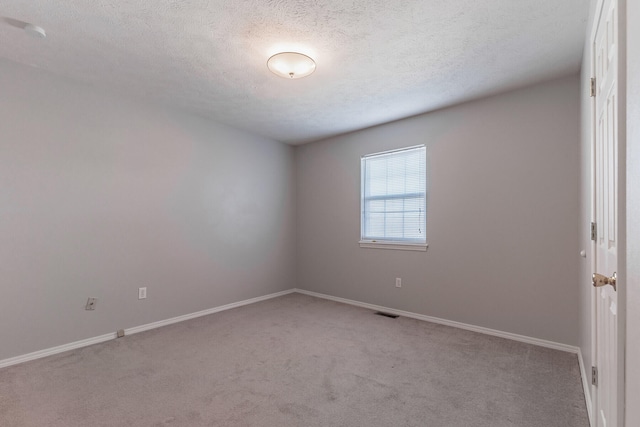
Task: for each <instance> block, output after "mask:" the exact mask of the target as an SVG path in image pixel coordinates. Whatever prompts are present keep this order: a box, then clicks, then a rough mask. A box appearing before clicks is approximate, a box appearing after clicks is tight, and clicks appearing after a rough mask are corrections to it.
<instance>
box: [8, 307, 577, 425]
mask: <svg viewBox="0 0 640 427" xmlns="http://www.w3.org/2000/svg"><path fill="white" fill-rule="evenodd" d="M0 425H2V426H3V427H10V426H11V427H13V426H16V427H17V426H37V427H41V426H61V427H73V426H278V427H281V426H282V427H284V426H305V427H307V426H363V427H364V426H367V427H373V426H385V427H389V426H416V427H417V426H420V427H457V426H465V427H467V426H487V427H488V426H491V427H500V426H531V427H553V426H558V427H560V426H562V427H572V426H579V427H587V426H588V421H587V415H586V409H585V403H584V396H583V393H582V389H581V383H580V376H579V368H578V362H577V358H576V356H575V355H574V354H569V353H564V352H560V351H555V350H549V349H545V348H540V347H536V346H532V345H528V344H522V343H518V342H513V341H509V340H505V339H501V338H495V337H491V336H485V335H480V334H476V333H473V332H468V331H463V330H458V329H454V328H449V327H446V326H440V325H435V324H431V323H426V322H421V321H417V320H412V319H407V318H402V317H400V318H398V319H389V318H386V317H381V316H376V315H374V314H373V312H371V311H370V310H366V309H361V308H357V307H352V306H348V305H343V304H338V303H334V302H330V301H325V300H321V299H316V298H312V297H308V296H305V295H300V294H291V295H287V296H284V297H280V298H277V299H273V300H269V301H265V302H261V303H257V304H253V305H250V306H245V307H241V308H237V309H234V310H229V311H225V312H222V313H218V314H214V315H210V316H206V317H201V318H198V319H194V320H191V321H188V322H183V323H180V324H175V325H172V326H167V327H164V328H161V329H156V330H153V331H149V332H145V333H141V334H137V335H132V336H127V337H124V338H121V339H119V340H115V341H110V342H107V343H103V344H97V345H94V346H92V347H87V348H84V349H79V350H74V351H70V352H67V353H63V354H60V355H56V356H51V357H48V358H45V359H40V360H36V361H33V362H28V363H25V364H22V365H17V366H13V367H9V368H5V369H2V370H0Z"/></svg>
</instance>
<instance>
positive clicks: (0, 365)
mask: <svg viewBox="0 0 640 427" xmlns="http://www.w3.org/2000/svg"><path fill="white" fill-rule="evenodd" d="M293 292H298V293H301V294H305V295H309V296H313V297H317V298H323V299H327V300H331V301H336V302H341V303H344V304H349V305H354V306H358V307H363V308H368V309H371V310H376V311H384V312H387V313H392V314H397V315H399V316H403V317H409V318H412V319H418V320H423V321H427V322H432V323H438V324H441V325H446V326H451V327H454V328H459V329H466V330H468V331H473V332H479V333H482V334H486V335H493V336H497V337H501V338H506V339H510V340H514V341H520V342H525V343H528V344H534V345H538V346H541V347H547V348H553V349H556V350H561V351H567V352H570V353H576V354H578V360H579V363H580V371H581V375H582V382H583V387H584V388H585V397H588V396H589V394H588V393H589V383H590V382H589V381H588V377H587V376H586V371H585V369H584V366H583V361H582V356H581V354H580V349H579V348H578V347H575V346H571V345H567V344H561V343H557V342H553V341H547V340H542V339H539V338H532V337H528V336H525V335H518V334H513V333H510V332H503V331H498V330H495V329H489V328H484V327H481V326H474V325H469V324H466V323H461V322H455V321H452V320H446V319H441V318H438V317H432V316H425V315H423V314H418V313H412V312H409V311H403V310H396V309H393V308H388V307H384V306H380V305H374V304H368V303H364V302H360V301H355V300H350V299H346V298H340V297H334V296H331V295H326V294H320V293H317V292H311V291H305V290H303V289H289V290H286V291H282V292H276V293H273V294H269V295H264V296H261V297H257V298H251V299H248V300H244V301H239V302H234V303H231V304H226V305H223V306H219V307H214V308H210V309H207V310H202V311H198V312H195V313H190V314H185V315H182V316H177V317H173V318H171V319H166V320H160V321H158V322H153V323H148V324H146V325H141V326H134V327H132V328H128V329H125V334H126V335H132V334H136V333H139V332H144V331H148V330H151V329H156V328H160V327H162V326H167V325H171V324H174V323H178V322H184V321H185V320H189V319H195V318H196V317H201V316H207V315H209V314H214V313H218V312H221V311H225V310H230V309H232V308H236V307H241V306H243V305H248V304H253V303H256V302H260V301H265V300H268V299H271V298H277V297H280V296H283V295H287V294H290V293H293ZM115 338H117V335H116V333H115V332H113V333H109V334H104V335H100V336H97V337H93V338H87V339H84V340H80V341H75V342H72V343H69V344H64V345H60V346H57V347H52V348H48V349H45V350H39V351H35V352H33V353H29V354H25V355H22V356H16V357H12V358H9V359H4V360H0V368H4V367H7V366H11V365H17V364H19V363H23V362H28V361H30V360H35V359H40V358H42V357H47V356H51V355H54V354H58V353H62V352H65V351H69V350H74V349H77V348H81V347H87V346H90V345H93V344H98V343H101V342H105V341H109V340H112V339H115ZM587 409H588V411H589V416H591V399H590V396H589V397H588V398H587Z"/></svg>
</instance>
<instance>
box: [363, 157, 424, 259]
mask: <svg viewBox="0 0 640 427" xmlns="http://www.w3.org/2000/svg"><path fill="white" fill-rule="evenodd" d="M360 162H361V165H360V166H361V205H360V206H361V237H360V246H361V247H375V248H388V249H405V250H426V249H427V238H426V234H425V229H426V225H427V172H426V163H427V160H426V148H425V146H424V145H420V146H417V147H409V148H404V149H401V150H394V151H386V152H383V153H375V154H369V155H366V156H363V157H362V159H361V161H360Z"/></svg>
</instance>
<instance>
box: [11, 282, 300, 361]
mask: <svg viewBox="0 0 640 427" xmlns="http://www.w3.org/2000/svg"><path fill="white" fill-rule="evenodd" d="M293 292H295V290H294V289H289V290H286V291H282V292H276V293H274V294H269V295H264V296H261V297H257V298H251V299H248V300H244V301H239V302H234V303H231V304H227V305H222V306H220V307H214V308H210V309H208V310H202V311H198V312H195V313H191V314H185V315H183V316H178V317H173V318H171V319H166V320H160V321H159V322H153V323H148V324H146V325H142V326H135V327H133V328H128V329H125V334H126V335H131V334H136V333H138V332H144V331H148V330H150V329H155V328H160V327H162V326H166V325H171V324H173V323H178V322H184V321H185V320H189V319H195V318H196V317H201V316H207V315H209V314H213V313H218V312H220V311H225V310H230V309H232V308H236V307H241V306H243V305H248V304H253V303H256V302H260V301H265V300H268V299H271V298H277V297H280V296H283V295H287V294H290V293H293ZM115 338H117V333H116V332H113V333H109V334H104V335H100V336H97V337H93V338H87V339H84V340H80V341H75V342H72V343H69V344H64V345H60V346H57V347H51V348H48V349H45V350H39V351H34V352H33V353H28V354H24V355H22V356H16V357H11V358H9V359H4V360H0V368H5V367H7V366H11V365H17V364H19V363H24V362H28V361H30V360H35V359H40V358H42V357H47V356H52V355H54V354H58V353H63V352H65V351H69V350H75V349H77V348H81V347H87V346H90V345H93V344H99V343H101V342H105V341H109V340H112V339H115Z"/></svg>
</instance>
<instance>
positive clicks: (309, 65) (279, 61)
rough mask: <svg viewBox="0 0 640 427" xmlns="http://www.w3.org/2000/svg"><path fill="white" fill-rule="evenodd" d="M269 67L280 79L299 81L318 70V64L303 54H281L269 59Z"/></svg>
mask: <svg viewBox="0 0 640 427" xmlns="http://www.w3.org/2000/svg"><path fill="white" fill-rule="evenodd" d="M267 67H269V70H271V72H272V73H274V74H277V75H278V76H280V77H284V78H286V79H299V78H302V77H306V76H308V75H309V74H311V73H313V72H314V71H315V70H316V63H315V61H314V60H313V59H311V58H309V57H308V56H307V55H304V54H302V53H298V52H281V53H276V54H275V55H273V56H272V57H271V58H269V60H268V61H267Z"/></svg>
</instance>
